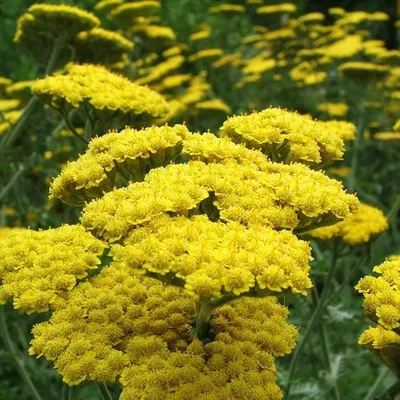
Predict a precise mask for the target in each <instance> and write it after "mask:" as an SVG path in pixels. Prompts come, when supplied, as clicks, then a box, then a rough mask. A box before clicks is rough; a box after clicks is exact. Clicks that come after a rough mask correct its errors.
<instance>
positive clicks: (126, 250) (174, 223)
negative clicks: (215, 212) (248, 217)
mask: <svg viewBox="0 0 400 400" xmlns="http://www.w3.org/2000/svg"><path fill="white" fill-rule="evenodd" d="M111 253H112V256H113V259H114V260H116V261H118V262H124V263H126V265H127V266H129V267H130V268H133V269H134V270H136V269H139V270H143V271H147V272H149V273H152V274H157V275H160V276H173V277H175V278H178V280H182V281H183V284H184V287H185V290H186V291H187V292H188V293H189V294H190V295H192V296H193V297H194V298H196V299H200V298H201V299H203V301H204V300H206V299H216V298H218V297H220V296H221V295H224V294H229V293H230V294H233V295H234V296H239V295H241V294H243V293H247V292H251V291H255V292H258V291H261V292H262V293H264V294H265V295H266V294H269V295H270V294H276V293H280V292H289V293H301V294H303V295H305V294H307V289H309V288H310V287H311V286H312V285H311V281H310V279H309V278H308V271H309V268H310V267H309V264H308V262H309V260H310V259H311V256H310V249H309V245H308V243H306V242H301V241H299V240H297V239H296V237H295V236H294V235H293V234H292V233H290V232H288V231H281V232H276V231H274V230H273V229H271V228H267V227H252V228H246V227H244V226H243V225H240V224H238V223H227V224H223V223H220V222H211V221H210V220H209V219H208V218H207V216H193V217H192V218H190V219H189V218H186V217H184V216H181V217H175V218H171V217H168V216H160V217H159V218H157V219H155V220H153V221H150V222H149V223H148V224H145V225H144V226H143V227H137V228H136V229H134V230H133V231H132V232H131V233H130V234H129V236H128V238H127V239H126V240H125V241H124V243H123V245H114V246H113V248H112V251H111Z"/></svg>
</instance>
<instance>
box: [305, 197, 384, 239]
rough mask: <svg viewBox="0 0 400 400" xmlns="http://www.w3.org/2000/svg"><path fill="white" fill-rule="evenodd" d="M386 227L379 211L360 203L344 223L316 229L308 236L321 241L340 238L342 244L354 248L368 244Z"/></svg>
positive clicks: (382, 215)
mask: <svg viewBox="0 0 400 400" xmlns="http://www.w3.org/2000/svg"><path fill="white" fill-rule="evenodd" d="M388 227H389V225H388V221H387V219H386V217H385V215H384V214H383V212H382V211H381V210H379V209H378V208H376V207H372V206H370V205H368V204H363V203H361V204H360V206H359V208H358V209H357V210H356V211H355V212H354V214H353V215H351V216H350V217H349V218H348V219H346V220H345V221H342V222H339V223H337V224H335V225H331V226H327V227H323V228H318V229H316V230H314V231H311V232H309V234H310V235H311V236H313V237H316V238H319V239H322V240H329V239H331V238H333V237H340V238H341V239H342V240H343V241H344V242H346V243H348V244H350V245H352V246H355V245H357V244H362V243H366V242H369V241H370V240H371V239H372V238H374V237H376V236H378V235H379V234H381V233H382V232H384V231H385V230H387V229H388Z"/></svg>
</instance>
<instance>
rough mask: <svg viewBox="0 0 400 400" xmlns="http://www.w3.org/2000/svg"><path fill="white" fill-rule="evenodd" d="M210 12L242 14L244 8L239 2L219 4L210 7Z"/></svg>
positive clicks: (244, 10)
mask: <svg viewBox="0 0 400 400" xmlns="http://www.w3.org/2000/svg"><path fill="white" fill-rule="evenodd" d="M208 12H209V13H210V14H244V13H245V12H246V8H245V7H244V6H242V5H241V4H220V5H219V6H214V7H210V8H209V9H208Z"/></svg>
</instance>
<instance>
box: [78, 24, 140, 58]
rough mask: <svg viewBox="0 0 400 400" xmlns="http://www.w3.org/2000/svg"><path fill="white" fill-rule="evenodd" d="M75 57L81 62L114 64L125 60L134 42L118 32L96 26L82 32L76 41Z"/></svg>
mask: <svg viewBox="0 0 400 400" xmlns="http://www.w3.org/2000/svg"><path fill="white" fill-rule="evenodd" d="M74 47H75V51H76V55H75V59H76V60H77V61H79V62H89V63H93V64H101V65H112V64H114V63H117V62H120V61H121V60H123V57H124V55H126V53H127V52H129V51H131V50H132V49H133V43H132V42H131V41H129V40H128V39H126V38H125V37H124V36H122V35H121V34H120V33H118V32H113V31H108V30H106V29H102V28H94V29H92V30H90V31H85V32H81V33H79V34H78V35H77V37H76V40H75V42H74Z"/></svg>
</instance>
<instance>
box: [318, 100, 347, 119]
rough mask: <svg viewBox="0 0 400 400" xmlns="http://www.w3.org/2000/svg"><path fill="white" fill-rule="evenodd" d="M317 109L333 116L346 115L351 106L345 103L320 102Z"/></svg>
mask: <svg viewBox="0 0 400 400" xmlns="http://www.w3.org/2000/svg"><path fill="white" fill-rule="evenodd" d="M317 109H318V111H323V112H326V113H327V114H329V115H330V116H332V117H344V116H345V115H346V114H347V113H348V112H349V109H350V107H349V106H348V105H347V104H345V103H319V104H318V105H317Z"/></svg>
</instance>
